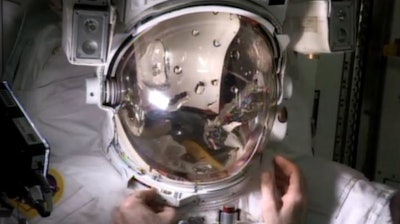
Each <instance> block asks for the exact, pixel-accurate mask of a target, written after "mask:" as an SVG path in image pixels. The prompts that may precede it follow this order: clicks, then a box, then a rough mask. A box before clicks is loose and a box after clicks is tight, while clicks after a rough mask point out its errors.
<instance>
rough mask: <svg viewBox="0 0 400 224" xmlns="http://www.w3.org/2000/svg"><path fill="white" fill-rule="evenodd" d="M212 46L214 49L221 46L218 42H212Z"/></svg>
mask: <svg viewBox="0 0 400 224" xmlns="http://www.w3.org/2000/svg"><path fill="white" fill-rule="evenodd" d="M213 44H214V47H220V46H221V42H219V40H214V42H213Z"/></svg>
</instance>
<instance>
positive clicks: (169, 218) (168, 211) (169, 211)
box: [157, 206, 176, 223]
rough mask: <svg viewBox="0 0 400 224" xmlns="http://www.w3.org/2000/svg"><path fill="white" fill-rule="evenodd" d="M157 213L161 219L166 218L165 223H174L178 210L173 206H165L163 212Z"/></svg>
mask: <svg viewBox="0 0 400 224" xmlns="http://www.w3.org/2000/svg"><path fill="white" fill-rule="evenodd" d="M157 215H158V216H159V217H160V218H161V220H164V221H165V223H172V222H173V221H174V219H175V216H176V211H175V209H174V208H172V207H169V206H165V207H164V209H163V210H162V211H161V212H159V213H157Z"/></svg>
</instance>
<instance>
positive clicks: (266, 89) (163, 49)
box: [109, 12, 277, 182]
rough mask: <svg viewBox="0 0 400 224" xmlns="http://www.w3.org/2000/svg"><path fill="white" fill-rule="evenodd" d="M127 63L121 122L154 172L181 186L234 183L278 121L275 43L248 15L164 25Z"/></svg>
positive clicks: (196, 17)
mask: <svg viewBox="0 0 400 224" xmlns="http://www.w3.org/2000/svg"><path fill="white" fill-rule="evenodd" d="M125 49H126V50H125V51H123V55H122V56H120V60H119V61H117V62H118V66H117V69H116V72H115V74H114V77H112V78H109V79H110V80H109V81H114V82H116V83H117V85H118V86H119V87H118V88H117V89H120V92H119V93H118V94H119V97H117V98H119V99H120V100H119V102H118V104H119V107H118V112H117V115H118V118H119V120H120V121H121V124H122V127H123V130H124V132H125V133H126V135H127V137H128V139H129V141H130V144H131V145H132V146H133V148H134V149H135V151H136V153H135V154H138V155H139V156H140V157H141V158H142V159H143V160H144V161H145V162H146V163H147V164H148V165H149V166H150V167H151V168H152V169H155V170H157V171H159V172H160V173H162V174H164V175H166V176H168V177H169V178H171V179H175V180H186V181H195V182H210V181H216V180H220V179H224V178H228V177H231V176H233V175H235V174H236V173H237V172H239V171H240V170H241V169H242V168H243V167H244V166H245V165H246V164H247V163H248V162H249V160H250V159H251V157H252V156H253V155H254V153H255V151H256V150H257V148H258V147H259V146H260V143H261V142H262V141H263V139H264V138H265V134H266V131H268V129H266V128H268V126H267V125H266V124H267V123H268V121H269V120H271V119H274V116H275V114H274V113H272V112H271V110H270V109H271V108H273V106H275V104H276V98H277V93H276V91H277V90H276V86H277V77H276V75H275V74H274V70H275V68H274V66H273V59H272V50H271V46H270V39H269V37H268V36H267V34H266V31H264V30H263V29H262V28H261V26H260V25H258V24H257V23H256V22H255V21H253V20H251V19H249V18H246V17H244V16H239V15H234V14H229V13H222V12H219V13H216V12H201V13H193V14H188V15H183V16H179V17H176V18H173V19H169V20H167V21H164V22H161V23H159V24H157V25H155V26H153V27H152V28H151V29H148V30H146V31H145V32H143V33H141V34H140V35H138V36H137V37H135V38H134V39H133V40H132V41H131V42H130V43H129V45H128V46H126V48H125Z"/></svg>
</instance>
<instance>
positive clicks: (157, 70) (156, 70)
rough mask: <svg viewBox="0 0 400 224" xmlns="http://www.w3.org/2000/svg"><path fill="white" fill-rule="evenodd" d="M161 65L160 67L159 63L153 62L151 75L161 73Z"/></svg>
mask: <svg viewBox="0 0 400 224" xmlns="http://www.w3.org/2000/svg"><path fill="white" fill-rule="evenodd" d="M161 67H162V65H161V63H155V64H153V66H152V67H151V68H152V70H153V76H157V75H159V74H161Z"/></svg>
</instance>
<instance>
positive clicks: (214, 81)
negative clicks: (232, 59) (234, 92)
mask: <svg viewBox="0 0 400 224" xmlns="http://www.w3.org/2000/svg"><path fill="white" fill-rule="evenodd" d="M218 83H219V82H218V79H214V80H212V81H211V84H212V85H213V86H217V85H218Z"/></svg>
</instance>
